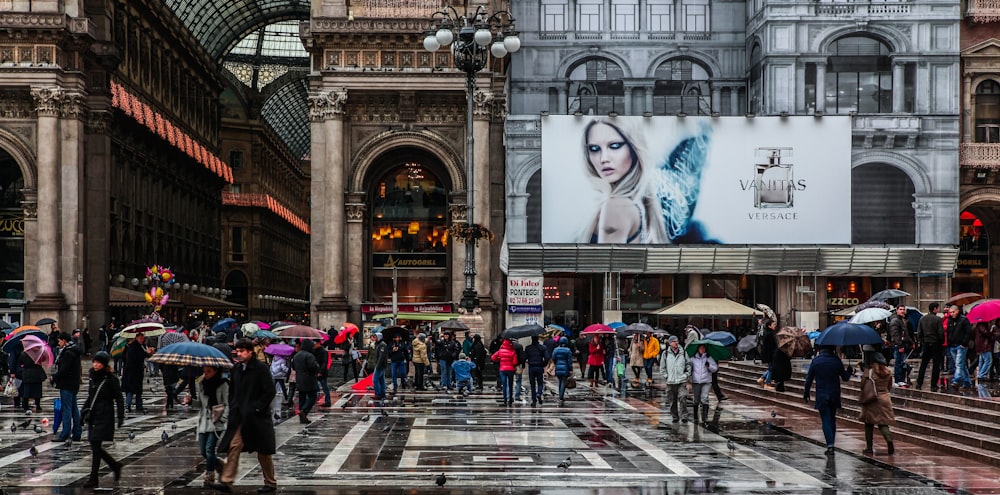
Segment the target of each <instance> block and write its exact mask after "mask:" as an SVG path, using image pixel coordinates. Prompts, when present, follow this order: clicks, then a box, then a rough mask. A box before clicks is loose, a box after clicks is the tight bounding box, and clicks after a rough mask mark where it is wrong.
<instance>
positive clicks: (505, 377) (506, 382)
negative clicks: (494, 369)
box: [500, 371, 514, 402]
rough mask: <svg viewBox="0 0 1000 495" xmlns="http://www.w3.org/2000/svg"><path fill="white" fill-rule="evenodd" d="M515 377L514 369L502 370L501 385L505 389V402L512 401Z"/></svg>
mask: <svg viewBox="0 0 1000 495" xmlns="http://www.w3.org/2000/svg"><path fill="white" fill-rule="evenodd" d="M513 379H514V372H513V371H501V372H500V387H501V389H502V390H503V400H504V402H510V400H511V399H510V392H511V390H510V386H511V382H512V381H513Z"/></svg>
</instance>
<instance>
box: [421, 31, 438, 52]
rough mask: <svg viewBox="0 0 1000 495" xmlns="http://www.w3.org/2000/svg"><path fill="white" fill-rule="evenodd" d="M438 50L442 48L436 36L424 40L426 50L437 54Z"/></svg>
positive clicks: (429, 36)
mask: <svg viewBox="0 0 1000 495" xmlns="http://www.w3.org/2000/svg"><path fill="white" fill-rule="evenodd" d="M438 48H441V43H438V40H437V37H436V36H434V35H428V36H427V37H426V38H424V50H427V51H429V52H436V51H437V50H438Z"/></svg>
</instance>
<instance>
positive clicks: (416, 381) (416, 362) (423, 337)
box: [411, 332, 431, 390]
mask: <svg viewBox="0 0 1000 495" xmlns="http://www.w3.org/2000/svg"><path fill="white" fill-rule="evenodd" d="M411 347H413V388H414V389H415V390H427V383H426V380H427V378H425V376H426V372H427V367H428V366H430V364H431V360H430V358H429V357H428V356H427V334H425V333H423V332H421V333H418V334H417V338H415V339H413V344H411Z"/></svg>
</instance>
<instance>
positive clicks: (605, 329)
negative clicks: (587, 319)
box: [580, 323, 615, 335]
mask: <svg viewBox="0 0 1000 495" xmlns="http://www.w3.org/2000/svg"><path fill="white" fill-rule="evenodd" d="M614 333H615V330H614V329H613V328H611V327H609V326H607V325H605V324H603V323H594V324H593V325H588V326H587V328H584V329H583V331H582V332H580V334H581V335H606V334H614Z"/></svg>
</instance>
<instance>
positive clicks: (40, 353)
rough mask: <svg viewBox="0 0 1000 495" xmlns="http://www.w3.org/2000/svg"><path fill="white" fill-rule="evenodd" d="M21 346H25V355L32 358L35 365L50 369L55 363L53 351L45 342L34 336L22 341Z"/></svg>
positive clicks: (26, 337) (28, 336)
mask: <svg viewBox="0 0 1000 495" xmlns="http://www.w3.org/2000/svg"><path fill="white" fill-rule="evenodd" d="M21 345H22V346H24V353H25V354H27V355H28V356H29V357H31V360H32V361H34V362H35V364H37V365H40V366H41V367H43V368H48V367H49V366H52V363H53V362H55V358H54V357H53V356H52V349H50V348H49V345H48V344H47V343H46V342H45V341H44V340H42V339H40V338H38V337H36V336H34V335H27V336H25V337H24V338H23V339H21Z"/></svg>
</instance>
